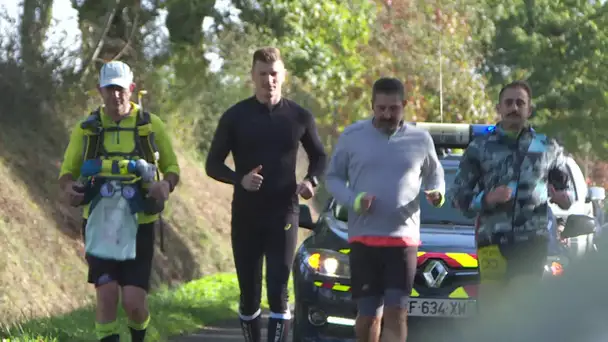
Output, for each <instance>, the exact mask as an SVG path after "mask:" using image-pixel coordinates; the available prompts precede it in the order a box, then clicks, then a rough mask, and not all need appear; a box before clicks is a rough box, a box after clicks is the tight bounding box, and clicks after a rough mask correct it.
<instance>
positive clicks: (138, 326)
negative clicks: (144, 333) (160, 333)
mask: <svg viewBox="0 0 608 342" xmlns="http://www.w3.org/2000/svg"><path fill="white" fill-rule="evenodd" d="M149 324H150V313H148V317H146V319H145V320H144V321H143V322H141V323H135V322H133V321H131V320H129V323H128V325H129V328H133V329H135V330H146V329H147V328H148V325H149Z"/></svg>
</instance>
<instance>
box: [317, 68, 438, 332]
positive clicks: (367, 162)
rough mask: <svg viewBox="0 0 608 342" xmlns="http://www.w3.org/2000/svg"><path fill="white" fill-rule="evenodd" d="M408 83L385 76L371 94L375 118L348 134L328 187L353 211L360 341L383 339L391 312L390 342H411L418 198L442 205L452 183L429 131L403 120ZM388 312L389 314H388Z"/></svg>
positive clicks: (354, 284) (338, 150)
mask: <svg viewBox="0 0 608 342" xmlns="http://www.w3.org/2000/svg"><path fill="white" fill-rule="evenodd" d="M405 104H406V101H405V90H404V86H403V84H402V83H401V81H399V80H397V79H394V78H381V79H379V80H377V81H376V82H375V83H374V86H373V90H372V109H373V112H374V116H373V118H372V119H368V120H362V121H359V122H356V123H354V124H352V125H351V126H349V127H347V128H346V129H345V130H344V133H343V134H342V135H341V136H340V138H339V139H338V142H337V144H336V147H335V150H334V153H333V156H332V158H331V160H330V163H329V168H328V171H327V174H326V187H327V189H328V190H329V192H330V193H331V194H332V195H333V197H334V198H335V199H336V201H338V203H340V204H341V205H344V206H345V207H348V208H349V210H348V236H349V243H350V245H351V252H350V268H351V288H352V291H353V298H354V299H355V300H357V307H358V312H359V313H358V315H357V322H356V326H355V331H356V334H357V340H358V341H365V342H367V341H370V342H376V341H379V338H380V322H381V319H382V316H383V315H384V328H385V330H384V333H383V335H384V336H386V337H388V338H389V341H399V342H403V341H405V340H406V338H407V324H406V321H407V303H408V299H409V296H410V293H411V291H412V285H413V282H414V276H415V272H416V265H417V252H418V245H419V244H420V202H419V196H418V194H419V193H420V190H421V188H422V183H424V190H425V193H426V198H427V200H428V201H429V202H430V203H431V204H432V205H435V206H441V205H443V201H444V193H445V181H444V177H443V168H442V166H441V163H440V162H439V160H438V158H437V153H436V152H435V145H434V143H433V139H432V138H431V136H430V134H429V133H428V132H427V131H425V130H423V129H420V128H417V127H415V126H413V125H408V124H405V123H404V122H403V108H404V106H405ZM384 307H386V309H384Z"/></svg>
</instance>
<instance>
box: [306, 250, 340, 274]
mask: <svg viewBox="0 0 608 342" xmlns="http://www.w3.org/2000/svg"><path fill="white" fill-rule="evenodd" d="M305 262H306V265H308V267H310V268H311V269H313V270H314V271H315V272H317V273H318V274H321V275H324V276H328V277H343V278H348V277H350V266H349V263H348V256H347V255H344V254H342V253H339V252H336V251H332V250H329V249H312V250H308V251H307V253H306V257H305Z"/></svg>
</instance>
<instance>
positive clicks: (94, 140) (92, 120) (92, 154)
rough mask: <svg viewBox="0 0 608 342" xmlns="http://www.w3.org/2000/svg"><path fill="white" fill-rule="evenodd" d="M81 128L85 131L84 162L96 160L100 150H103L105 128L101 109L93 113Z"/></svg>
mask: <svg viewBox="0 0 608 342" xmlns="http://www.w3.org/2000/svg"><path fill="white" fill-rule="evenodd" d="M80 128H82V129H83V130H84V131H85V136H84V149H83V160H89V159H96V158H97V156H98V155H99V152H100V149H101V148H103V144H102V138H103V134H101V133H102V132H103V126H102V124H101V115H100V112H99V108H97V109H96V110H94V111H93V112H91V114H90V115H89V116H88V117H87V118H86V119H85V120H84V121H83V122H82V123H81V124H80Z"/></svg>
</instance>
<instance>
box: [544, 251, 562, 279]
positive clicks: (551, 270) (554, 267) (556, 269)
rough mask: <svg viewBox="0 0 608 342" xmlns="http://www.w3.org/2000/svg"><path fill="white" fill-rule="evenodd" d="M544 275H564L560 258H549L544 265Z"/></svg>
mask: <svg viewBox="0 0 608 342" xmlns="http://www.w3.org/2000/svg"><path fill="white" fill-rule="evenodd" d="M545 273H547V274H549V275H552V276H554V277H557V276H561V275H562V274H564V264H563V261H562V260H561V258H559V257H553V256H550V257H548V258H547V263H546V264H545Z"/></svg>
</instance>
